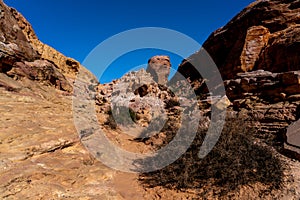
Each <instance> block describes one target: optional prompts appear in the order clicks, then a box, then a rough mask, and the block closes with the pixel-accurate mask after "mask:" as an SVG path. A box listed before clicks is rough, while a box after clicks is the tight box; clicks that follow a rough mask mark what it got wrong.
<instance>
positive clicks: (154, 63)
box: [147, 56, 171, 85]
mask: <svg viewBox="0 0 300 200" xmlns="http://www.w3.org/2000/svg"><path fill="white" fill-rule="evenodd" d="M170 68H171V62H170V58H169V56H154V57H152V58H150V59H149V61H148V67H147V72H149V73H150V74H151V75H152V77H153V79H154V80H155V81H156V82H157V83H158V84H161V85H165V84H166V83H167V82H168V76H169V74H170Z"/></svg>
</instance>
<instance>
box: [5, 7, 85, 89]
mask: <svg viewBox="0 0 300 200" xmlns="http://www.w3.org/2000/svg"><path fill="white" fill-rule="evenodd" d="M0 13H1V14H0V23H1V28H0V30H1V32H0V58H1V69H0V71H1V72H3V73H4V74H6V75H7V76H9V77H10V78H13V79H14V80H18V79H24V78H28V79H31V80H36V81H40V82H43V83H45V84H46V85H49V86H51V85H52V86H54V87H56V88H57V89H61V90H63V91H66V92H68V93H71V92H72V90H73V89H72V84H73V80H74V79H75V76H76V73H77V72H78V70H79V68H80V69H81V70H85V68H84V67H81V66H80V64H79V62H77V61H75V60H74V59H71V58H67V57H65V56H64V55H62V54H61V53H60V52H58V51H56V50H55V49H53V48H52V47H50V46H48V45H46V44H43V43H42V42H41V41H40V40H39V39H38V38H37V36H36V35H35V33H34V31H33V29H32V27H31V25H30V24H29V23H28V22H27V20H26V19H25V18H24V17H23V16H22V15H21V14H20V13H18V12H17V11H16V10H15V9H13V8H9V7H7V6H6V5H5V4H4V3H3V2H0ZM42 66H44V67H42ZM45 66H47V67H45ZM46 68H47V69H46ZM85 72H86V73H89V72H88V71H87V70H85ZM36 74H39V75H38V77H37V76H35V75H36ZM7 87H9V86H7Z"/></svg>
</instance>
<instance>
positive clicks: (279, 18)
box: [178, 0, 300, 81]
mask: <svg viewBox="0 0 300 200" xmlns="http://www.w3.org/2000/svg"><path fill="white" fill-rule="evenodd" d="M296 4H297V0H291V1H289V2H280V1H271V0H266V1H265V0H259V1H255V2H254V3H253V4H251V6H248V7H246V8H245V9H244V10H243V11H242V12H240V13H239V14H238V15H237V16H235V17H234V18H233V19H232V20H231V21H230V22H229V23H228V24H226V25H225V26H224V27H222V28H220V29H218V30H216V31H215V32H213V33H212V34H211V35H210V36H209V38H208V39H207V40H206V41H205V42H204V44H203V48H204V49H205V50H206V51H207V52H208V53H209V55H210V56H211V58H212V59H213V60H214V62H215V63H216V65H217V66H218V68H219V71H220V73H221V75H222V77H223V79H224V80H226V79H232V78H234V77H235V76H236V74H237V73H239V72H241V71H242V68H244V71H245V70H246V71H249V70H250V71H251V70H257V69H263V70H267V71H270V72H286V71H293V70H299V66H300V59H299V55H298V52H300V42H299V41H300V34H299V29H300V25H299V11H298V10H297V9H290V8H289V6H291V5H296ZM268 31H269V32H270V33H268ZM247 34H248V36H247ZM247 47H248V48H247ZM247 55H248V56H247ZM199 59H201V51H199V52H196V53H195V54H193V55H191V56H190V57H189V58H187V59H186V61H183V62H182V63H181V65H180V66H179V68H178V71H179V72H180V74H182V75H183V76H184V77H186V78H188V77H189V78H190V80H191V81H195V80H198V79H201V75H200V74H199V73H198V72H197V70H195V69H194V67H193V66H192V65H191V64H190V63H194V62H201V60H199ZM187 61H188V62H187ZM241 66H242V68H241Z"/></svg>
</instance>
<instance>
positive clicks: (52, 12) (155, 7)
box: [4, 0, 254, 82]
mask: <svg viewBox="0 0 300 200" xmlns="http://www.w3.org/2000/svg"><path fill="white" fill-rule="evenodd" d="M253 1H254V0H238V1H237V0H227V1H224V0H209V1H201V0H185V1H174V0H173V1H171V0H166V1H163V0H152V1H142V0H127V1H124V0H119V1H114V0H111V1H101V0H86V1H79V0H51V1H50V0H49V1H43V0H26V1H21V0H4V2H5V3H6V4H7V5H9V6H12V7H14V8H16V9H17V10H18V11H20V12H21V13H22V14H23V15H24V16H25V17H26V18H27V19H28V21H29V22H30V23H31V24H32V26H33V28H34V30H35V32H36V34H37V36H38V37H39V39H40V40H41V41H43V42H44V43H46V44H49V45H50V46H52V47H54V48H55V49H57V50H59V51H60V52H62V53H63V54H65V55H66V56H69V57H73V58H75V59H76V60H78V61H80V62H83V61H84V59H85V58H86V56H87V55H88V54H89V52H90V51H91V50H92V49H94V48H95V47H96V46H97V45H98V44H99V43H101V42H102V41H104V40H106V39H107V38H109V37H111V36H113V35H115V34H117V33H120V32H122V31H125V30H128V29H133V28H139V27H163V28H168V29H173V30H176V31H179V32H181V33H183V34H186V35H188V36H189V37H191V38H193V39H194V40H196V41H197V42H199V43H200V44H202V43H203V42H204V41H205V40H206V39H207V37H208V36H209V34H210V33H211V32H213V31H214V30H216V29H217V28H219V27H221V26H224V25H225V24H226V23H227V22H228V21H229V20H230V19H231V18H232V17H234V16H235V15H236V14H237V13H238V12H240V11H241V10H242V9H243V8H244V7H246V6H247V5H249V4H250V3H251V2H253ZM156 54H168V55H170V57H171V62H172V65H173V67H174V68H175V69H176V68H177V66H178V64H179V63H180V62H181V59H182V58H181V57H179V56H177V55H175V54H172V53H170V52H164V51H161V50H155V49H152V50H151V49H146V50H144V51H142V50H140V51H135V52H132V53H129V54H127V55H124V56H121V57H120V58H119V59H117V60H116V61H115V62H114V63H113V64H111V66H110V68H109V69H108V71H107V72H106V73H105V74H104V75H103V77H101V79H100V81H101V82H108V81H110V80H111V79H115V78H118V77H120V76H121V75H122V74H123V73H125V72H126V71H127V70H128V69H129V68H131V67H133V66H137V65H141V64H145V63H146V62H147V60H148V58H149V57H150V56H152V55H156ZM86 67H87V68H88V69H89V70H91V71H92V72H93V73H94V74H96V75H97V73H98V72H97V70H98V69H97V67H96V66H86ZM98 78H99V77H98Z"/></svg>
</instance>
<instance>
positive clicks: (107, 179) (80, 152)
mask: <svg viewBox="0 0 300 200" xmlns="http://www.w3.org/2000/svg"><path fill="white" fill-rule="evenodd" d="M299 5H300V4H299V1H298V0H286V1H283V0H282V1H277V0H273V1H270V0H267V1H265V0H264V1H256V2H254V3H253V4H251V5H249V6H248V7H247V8H245V9H244V10H243V11H242V12H241V13H240V14H238V15H237V16H236V17H235V18H233V19H232V21H231V22H229V23H228V24H227V25H226V26H224V27H222V28H221V29H219V30H217V31H215V32H214V33H212V35H211V36H210V37H209V38H208V40H207V41H206V42H205V44H204V48H205V49H206V50H207V51H208V53H209V54H210V55H211V56H212V58H213V60H214V61H215V62H216V64H217V66H218V68H219V69H220V72H221V75H222V77H223V79H224V86H225V89H226V94H227V97H226V96H224V97H222V98H220V97H215V96H211V95H213V94H208V93H207V92H208V91H207V88H206V87H205V84H204V83H205V82H206V81H212V82H213V79H214V77H211V78H212V79H211V80H203V79H202V77H201V76H200V74H199V73H198V72H197V71H196V70H195V69H194V68H193V66H192V65H191V63H193V62H196V63H200V64H201V55H202V54H201V52H202V51H203V50H200V51H199V52H197V53H195V54H194V55H191V56H190V57H189V58H187V59H186V60H185V61H183V63H182V64H181V65H180V66H179V70H178V72H179V73H181V74H182V75H184V76H185V77H186V78H187V80H188V81H190V83H191V85H192V87H193V88H194V89H195V92H196V94H197V95H198V96H197V98H196V99H195V100H194V99H193V98H190V97H191V96H190V95H192V94H189V93H188V92H186V91H189V90H185V88H188V85H189V84H188V83H187V82H183V83H182V82H180V83H178V85H176V86H180V87H179V88H180V90H175V89H176V87H175V88H174V87H173V88H170V87H169V88H168V86H170V85H172V83H174V80H176V77H175V78H174V79H173V80H172V81H171V82H170V83H167V78H166V77H167V76H168V74H169V72H170V66H171V61H170V59H169V57H167V56H155V57H153V58H151V59H150V60H149V61H148V69H147V70H146V71H145V70H141V71H138V72H131V73H129V74H127V75H125V76H124V77H122V78H120V79H118V80H115V81H113V82H111V83H109V84H99V83H98V82H97V80H96V78H95V77H94V76H93V75H92V74H91V73H90V72H88V71H87V70H86V69H85V68H84V67H82V66H81V65H80V64H79V63H78V62H77V61H75V60H73V59H71V58H67V57H65V56H64V55H62V54H61V53H59V52H57V51H56V50H55V49H53V48H51V47H49V46H48V45H46V44H43V43H42V42H41V41H39V40H38V38H37V36H36V35H35V34H34V31H33V29H32V27H31V26H30V24H29V23H28V22H27V21H26V20H25V19H24V17H23V16H22V15H21V14H20V13H18V12H17V11H16V10H15V9H13V8H9V7H7V6H6V5H4V3H3V2H2V1H0V23H1V26H0V30H1V31H0V93H1V95H0V99H1V100H0V110H1V117H0V122H1V123H0V124H1V125H0V130H1V134H0V152H1V153H0V191H1V195H0V198H1V199H21V198H22V199H23V198H28V199H298V198H299V195H300V188H299V185H300V173H299V169H300V163H299V161H297V159H299V154H298V153H297V147H295V145H292V146H291V145H290V143H287V141H289V140H288V138H287V136H289V135H288V134H286V132H287V127H288V126H289V125H290V124H291V123H292V122H295V121H296V120H298V119H299V116H300V112H299V111H300V106H299V105H300V97H299V96H300V82H299V80H300V75H299V73H300V72H299V71H297V70H299V69H298V68H299V66H300V65H299V64H300V63H299V61H300V60H299V55H298V53H297V52H298V51H299V47H300V46H299V25H298V24H299ZM204 67H205V66H204ZM79 74H80V77H79V79H78V75H79ZM75 78H77V81H76V83H77V84H74V81H75ZM177 78H178V77H177ZM86 84H87V85H86ZM93 86H95V87H93ZM81 87H83V88H82V89H84V90H82V92H83V93H85V92H86V91H88V92H90V93H91V94H95V96H92V97H94V98H92V99H91V98H90V97H91V96H88V98H89V99H87V100H88V101H92V107H93V108H95V111H96V112H95V114H96V119H95V118H93V117H94V116H92V115H91V114H90V113H89V112H87V111H88V109H87V107H85V105H81V104H76V103H75V105H74V99H75V100H76V98H79V97H80V95H81V93H76V89H78V88H81ZM74 89H75V90H74ZM74 91H75V93H74ZM80 92H81V91H80ZM88 94H89V93H88ZM180 95H181V97H180V98H179V96H180ZM182 95H183V97H182ZM188 97H189V98H188ZM72 98H73V99H72ZM72 100H73V102H72ZM79 100H81V99H80V98H79ZM72 103H73V105H72ZM111 103H113V104H112V105H113V106H112V105H111ZM114 106H116V108H117V109H114ZM120 108H124V110H125V114H124V113H122V109H120ZM212 108H216V109H217V110H219V111H220V113H225V114H226V122H225V126H224V129H223V131H222V134H221V137H220V139H219V141H218V143H217V144H216V146H215V148H214V149H213V150H212V151H211V152H210V153H209V154H208V155H207V156H206V157H205V158H203V159H199V157H198V152H199V149H200V146H201V144H202V143H203V141H204V139H205V136H206V135H207V129H208V127H209V124H210V123H211V110H212ZM195 109H199V111H197V116H199V118H197V119H199V121H197V124H196V128H197V134H196V136H195V139H194V140H193V141H192V143H191V145H190V147H189V148H188V150H187V151H186V153H184V154H183V155H182V156H180V157H179V158H178V159H177V160H176V161H175V162H174V163H172V164H171V165H168V166H166V167H164V168H162V169H160V170H156V171H153V172H149V173H139V174H130V173H125V172H118V171H115V170H113V169H110V168H108V167H106V166H104V165H103V164H102V163H101V162H99V161H98V160H97V159H96V158H99V157H97V156H98V155H97V153H96V154H93V152H91V151H88V150H87V149H86V147H87V144H91V145H94V143H93V142H95V141H96V140H95V139H97V137H96V136H97V135H96V134H95V133H94V132H95V130H94V129H84V130H82V131H79V134H78V133H77V131H78V130H76V128H77V129H78V124H77V126H76V125H75V124H74V121H75V122H78V120H79V121H80V120H82V121H81V123H79V126H80V128H85V127H86V126H89V124H87V123H85V122H92V123H96V124H97V125H100V127H101V129H102V130H103V131H104V132H105V134H106V137H107V138H108V139H109V140H110V141H111V142H112V143H113V144H114V145H116V146H119V147H121V148H122V149H125V150H128V151H131V152H135V153H142V154H145V153H149V152H150V153H151V152H156V151H157V150H159V149H161V148H163V147H165V146H167V145H168V143H169V142H170V141H171V140H172V139H174V137H175V136H176V133H178V130H179V129H180V128H182V127H183V133H186V132H188V130H189V129H190V128H191V124H193V123H194V122H193V120H192V119H193V118H183V117H184V116H185V115H182V114H187V115H188V116H191V115H193V113H195V112H194V111H195ZM75 112H79V113H80V115H81V118H80V117H79V118H78V119H77V118H76V117H75V118H74V119H73V117H74V113H75ZM75 114H76V113H75ZM76 120H77V121H76ZM184 121H187V122H188V123H187V124H184V123H183V122H184ZM132 122H134V123H132ZM199 122H200V123H199ZM145 127H146V128H147V127H148V129H147V130H150V131H147V132H143V128H145ZM157 128H160V129H159V131H157ZM151 130H152V131H151ZM128 133H130V135H129V134H128ZM183 135H184V134H183ZM296 135H297V134H296ZM294 136H295V133H293V137H294ZM183 139H188V138H184V137H183ZM89 142H91V143H89ZM183 142H185V141H180V144H182V143H183ZM84 145H85V146H84ZM179 147H182V146H178V149H180V148H179ZM295 148H296V150H295ZM100 156H101V155H100ZM111 159H112V160H114V159H115V160H116V161H118V159H117V156H115V155H112V157H111ZM164 160H165V159H164V158H163V159H162V160H161V162H163V161H164ZM149 163H150V162H147V160H138V159H137V160H135V164H139V165H138V166H140V167H144V168H147V167H149V166H148V164H149Z"/></svg>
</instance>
